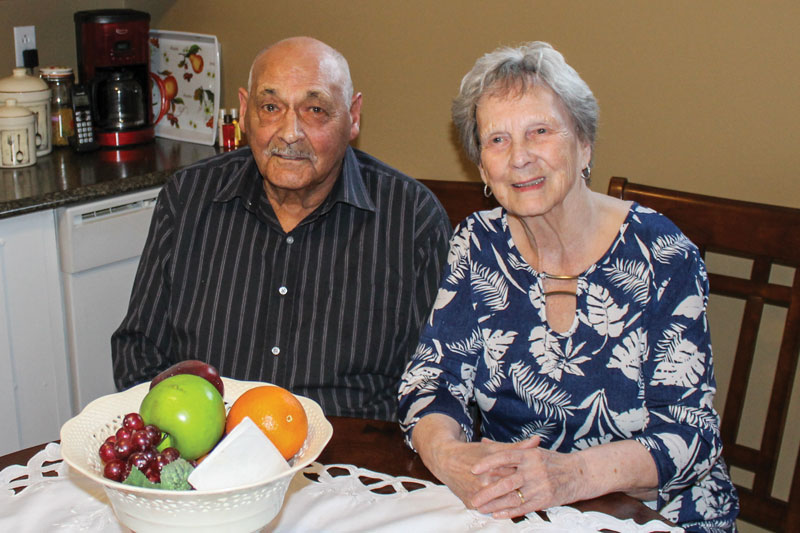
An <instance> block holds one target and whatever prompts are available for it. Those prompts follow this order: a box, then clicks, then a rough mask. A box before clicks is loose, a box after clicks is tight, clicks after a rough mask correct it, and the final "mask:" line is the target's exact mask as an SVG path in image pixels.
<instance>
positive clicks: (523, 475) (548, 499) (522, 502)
mask: <svg viewBox="0 0 800 533" xmlns="http://www.w3.org/2000/svg"><path fill="white" fill-rule="evenodd" d="M533 439H537V438H536V437H533ZM533 439H528V441H524V442H529V441H531V440H533ZM537 444H538V439H537ZM582 463H583V460H582V458H581V457H580V455H578V454H574V453H573V454H569V453H559V452H553V451H550V450H545V449H543V448H539V447H538V446H537V447H532V446H526V447H522V446H520V447H517V448H515V449H504V450H502V451H500V452H498V453H495V454H492V455H490V456H487V457H485V458H483V459H482V460H481V461H479V462H478V463H477V464H475V466H474V467H473V473H474V474H476V475H477V476H482V475H484V474H485V473H486V472H492V471H495V470H496V469H498V468H504V469H505V470H506V471H509V470H510V471H511V473H510V474H509V475H507V476H504V477H502V478H500V479H496V480H495V481H494V482H493V483H491V484H489V485H486V486H484V487H483V488H482V489H481V490H480V491H478V492H477V493H476V494H475V495H474V497H473V498H472V502H473V503H474V505H475V507H476V508H477V509H478V511H480V512H482V513H487V514H488V513H492V515H493V516H494V517H495V518H513V517H516V516H522V515H525V514H527V513H530V512H532V511H538V510H541V509H547V508H548V507H553V506H555V505H562V504H566V503H572V502H574V501H577V500H580V499H583V497H582V492H581V489H582V488H583V487H582V485H583V477H582V473H583V472H584V471H585V465H583V464H582Z"/></svg>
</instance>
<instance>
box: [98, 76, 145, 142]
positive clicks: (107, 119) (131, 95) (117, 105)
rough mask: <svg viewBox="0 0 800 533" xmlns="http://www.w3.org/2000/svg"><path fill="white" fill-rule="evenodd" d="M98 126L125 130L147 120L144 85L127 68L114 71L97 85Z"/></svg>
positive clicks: (140, 124) (143, 123) (142, 123)
mask: <svg viewBox="0 0 800 533" xmlns="http://www.w3.org/2000/svg"><path fill="white" fill-rule="evenodd" d="M95 91H96V92H95V98H96V102H97V120H98V126H99V127H100V128H103V129H111V130H124V129H127V128H135V127H139V126H144V125H145V122H146V115H145V108H144V98H143V96H142V86H141V85H140V84H139V82H138V81H136V80H135V79H134V77H133V73H132V72H129V71H125V70H119V71H116V72H112V73H111V74H110V76H109V77H108V78H107V79H106V80H104V81H102V82H100V83H98V84H97V86H96V87H95Z"/></svg>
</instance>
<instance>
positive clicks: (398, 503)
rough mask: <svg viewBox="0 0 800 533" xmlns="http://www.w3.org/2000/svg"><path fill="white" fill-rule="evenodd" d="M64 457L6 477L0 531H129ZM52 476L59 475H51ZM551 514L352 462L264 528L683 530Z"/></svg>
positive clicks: (309, 478)
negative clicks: (519, 516) (523, 514)
mask: <svg viewBox="0 0 800 533" xmlns="http://www.w3.org/2000/svg"><path fill="white" fill-rule="evenodd" d="M60 460H61V448H60V447H59V445H58V444H48V445H47V447H46V448H45V449H43V450H41V451H40V452H38V453H37V454H36V455H35V456H34V457H32V458H31V460H30V461H29V462H28V464H27V465H25V466H22V465H17V466H10V467H8V468H6V469H4V470H3V471H1V472H0V531H15V532H28V531H30V532H37V533H38V532H40V531H59V532H63V531H83V532H85V531H102V532H104V533H105V532H127V531H128V530H127V528H125V527H123V526H122V525H120V524H119V522H117V520H116V519H115V517H114V513H113V511H112V510H111V506H110V505H109V503H108V499H107V498H106V496H105V492H104V491H103V488H102V487H101V486H100V485H98V484H97V483H95V482H93V481H91V480H89V479H88V478H86V477H84V476H82V475H81V474H79V473H77V472H73V471H71V470H70V469H69V467H68V466H67V464H66V463H63V462H57V461H60ZM53 462H55V463H53ZM46 472H51V473H55V474H57V475H56V476H53V477H48V476H45V475H44V473H46ZM23 476H25V477H23ZM20 478H22V479H20ZM20 487H25V488H24V490H22V491H20V492H18V493H16V494H15V491H14V489H15V488H20ZM387 493H388V494H387ZM546 514H547V517H548V519H549V522H548V521H545V520H543V519H542V518H540V517H539V516H538V515H537V514H535V513H532V514H531V515H530V516H529V517H528V519H527V520H523V521H521V522H518V523H514V522H512V521H511V520H494V519H492V518H491V517H489V516H487V515H483V514H480V513H478V512H477V511H471V510H468V509H465V508H464V505H463V504H462V503H461V502H460V501H459V500H458V498H456V497H455V495H453V493H452V492H450V490H448V489H447V488H446V487H444V486H441V485H436V484H433V483H429V482H427V481H421V480H418V479H412V478H403V477H392V476H388V475H386V474H382V473H379V472H373V471H370V470H366V469H363V468H358V467H355V466H353V465H320V464H319V463H314V464H312V465H310V466H309V467H308V468H306V469H305V470H304V471H303V472H302V473H300V474H298V475H296V476H295V477H294V479H293V480H292V482H291V484H290V486H289V490H288V491H287V493H286V498H285V500H284V505H283V508H282V509H281V512H280V514H278V516H276V517H275V519H274V520H273V521H272V522H271V523H270V524H269V525H268V526H267V527H266V528H264V530H263V531H266V532H274V533H294V532H308V531H336V532H342V533H344V532H361V531H373V532H384V533H394V532H403V533H405V532H407V531H409V530H410V531H420V532H424V531H437V532H438V531H440V532H448V531H452V532H459V533H461V532H469V531H481V532H539V531H543V532H570V533H576V532H577V533H582V532H592V533H594V532H597V531H601V530H611V531H619V532H621V533H629V532H630V533H634V532H635V533H642V532H654V531H666V532H670V533H672V532H679V531H682V529H680V528H674V527H673V528H670V527H668V526H666V525H665V524H664V523H662V522H658V521H653V522H650V523H648V524H645V525H639V524H636V523H635V522H634V521H633V520H618V519H616V518H613V517H611V516H608V515H605V514H602V513H594V512H587V513H581V512H580V511H577V510H576V509H573V508H571V507H554V508H551V509H548V510H547V511H546Z"/></svg>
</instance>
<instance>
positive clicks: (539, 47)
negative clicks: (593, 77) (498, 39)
mask: <svg viewBox="0 0 800 533" xmlns="http://www.w3.org/2000/svg"><path fill="white" fill-rule="evenodd" d="M536 83H543V84H545V85H546V86H547V87H549V88H550V89H551V90H552V91H553V92H554V93H555V94H556V96H558V98H559V99H560V100H561V102H562V103H563V104H564V107H565V108H566V110H567V112H568V113H569V115H570V117H571V118H572V123H573V127H574V128H575V133H576V135H577V136H578V139H580V140H581V141H583V142H588V143H589V145H590V146H591V149H592V157H594V142H595V137H596V135H597V115H598V106H597V100H595V97H594V95H593V94H592V91H591V89H589V86H588V85H587V84H586V82H585V81H583V79H581V77H580V76H579V75H578V73H577V72H576V71H575V69H574V68H572V67H571V66H569V65H568V64H567V62H566V61H564V56H562V55H561V53H559V52H558V51H557V50H555V49H554V48H553V47H552V46H550V45H549V44H548V43H545V42H541V41H533V42H529V43H525V44H522V45H520V46H518V47H516V48H511V47H507V46H504V47H501V48H498V49H496V50H494V51H493V52H490V53H488V54H486V55H484V56H483V57H481V58H479V59H478V61H476V62H475V65H474V66H473V67H472V69H471V70H470V71H469V72H468V73H467V74H466V76H464V78H463V79H462V80H461V89H460V91H459V93H458V96H457V97H456V98H455V100H454V101H453V107H452V112H453V123H454V124H455V126H456V128H457V129H458V133H459V136H460V138H461V144H462V145H463V146H464V150H465V151H466V153H467V157H469V159H470V160H471V161H472V162H473V163H475V164H476V165H478V164H480V153H481V146H480V138H479V137H478V121H477V118H476V109H477V105H478V101H479V100H480V99H481V97H482V96H484V95H485V94H487V93H498V92H499V93H502V92H504V91H508V90H512V89H517V90H521V91H523V92H524V91H525V90H527V88H528V87H529V86H531V85H534V84H536Z"/></svg>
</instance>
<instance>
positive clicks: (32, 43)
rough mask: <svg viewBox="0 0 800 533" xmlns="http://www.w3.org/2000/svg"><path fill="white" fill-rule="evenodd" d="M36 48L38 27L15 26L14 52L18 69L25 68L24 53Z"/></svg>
mask: <svg viewBox="0 0 800 533" xmlns="http://www.w3.org/2000/svg"><path fill="white" fill-rule="evenodd" d="M34 48H36V26H14V50H15V53H16V60H17V66H18V67H24V66H25V64H24V62H23V60H22V52H24V51H25V50H32V49H34Z"/></svg>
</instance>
